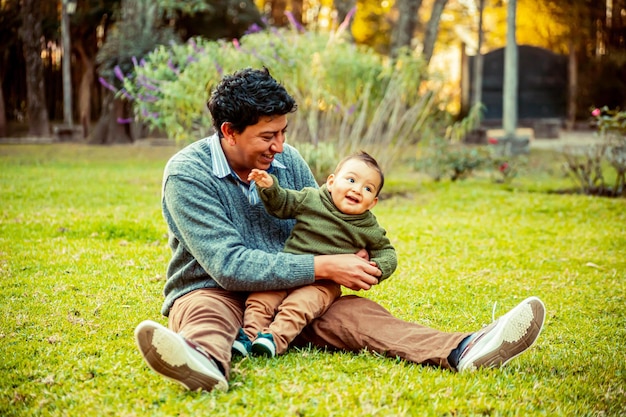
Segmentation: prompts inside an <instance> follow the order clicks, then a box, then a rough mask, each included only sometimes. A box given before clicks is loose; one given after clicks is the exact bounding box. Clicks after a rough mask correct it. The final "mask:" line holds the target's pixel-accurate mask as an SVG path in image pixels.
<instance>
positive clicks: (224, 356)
mask: <svg viewBox="0 0 626 417" xmlns="http://www.w3.org/2000/svg"><path fill="white" fill-rule="evenodd" d="M245 300H246V294H244V293H238V292H232V291H225V290H221V289H214V288H206V289H200V290H195V291H192V292H190V293H189V294H186V295H184V296H182V297H180V298H179V299H178V300H176V302H175V303H174V305H173V306H172V308H171V310H170V315H169V322H168V326H169V328H170V329H172V330H173V331H175V332H177V333H180V334H181V335H182V336H183V337H185V339H188V340H192V341H193V342H195V343H197V344H198V345H200V346H202V348H203V349H204V350H205V351H206V352H207V353H208V354H209V355H210V356H211V357H212V358H213V359H214V360H215V361H216V362H217V363H218V365H219V366H220V367H221V368H222V369H223V371H224V375H226V378H228V375H229V373H230V360H231V353H232V350H231V348H232V346H233V341H234V340H235V336H236V334H237V331H238V330H239V329H240V328H241V326H242V325H243V311H244V303H245Z"/></svg>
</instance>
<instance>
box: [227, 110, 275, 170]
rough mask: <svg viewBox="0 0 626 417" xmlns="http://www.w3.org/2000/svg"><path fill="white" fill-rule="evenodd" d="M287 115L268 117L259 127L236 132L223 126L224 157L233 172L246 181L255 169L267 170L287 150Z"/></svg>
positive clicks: (261, 120)
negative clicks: (285, 144) (276, 157)
mask: <svg viewBox="0 0 626 417" xmlns="http://www.w3.org/2000/svg"><path fill="white" fill-rule="evenodd" d="M286 130H287V116H285V115H281V116H264V117H261V118H260V119H259V121H258V123H257V124H255V125H251V126H248V127H246V129H245V130H244V131H243V132H241V133H238V132H235V131H234V130H233V129H232V126H231V125H230V124H229V123H224V124H223V125H222V133H223V134H224V140H225V143H224V142H223V143H222V147H223V149H224V154H225V155H226V158H227V159H228V162H229V163H230V166H231V167H232V168H233V170H234V171H235V172H236V173H237V175H239V177H240V178H241V179H242V180H244V181H246V180H247V178H248V174H249V173H250V171H251V170H252V169H253V168H257V169H263V170H267V169H269V167H270V164H271V163H272V161H273V160H274V156H275V155H276V154H278V153H281V152H282V151H283V144H284V143H285V131H286Z"/></svg>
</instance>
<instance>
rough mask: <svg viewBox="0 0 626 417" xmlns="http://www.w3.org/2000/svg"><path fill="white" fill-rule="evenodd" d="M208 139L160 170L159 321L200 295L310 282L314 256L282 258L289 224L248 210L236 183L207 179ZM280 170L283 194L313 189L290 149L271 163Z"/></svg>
mask: <svg viewBox="0 0 626 417" xmlns="http://www.w3.org/2000/svg"><path fill="white" fill-rule="evenodd" d="M212 140H219V139H217V136H215V135H214V136H211V137H209V138H205V139H202V140H199V141H197V142H194V143H192V144H191V145H189V146H187V147H185V148H184V149H182V150H181V151H179V152H178V153H177V154H176V155H174V156H173V157H172V158H171V159H170V161H169V162H168V163H167V166H166V167H165V173H164V176H163V190H162V209H163V216H164V218H165V221H166V222H167V226H168V232H169V246H170V248H171V250H172V258H171V260H170V262H169V265H168V268H167V281H166V283H165V288H164V290H163V292H164V295H165V301H164V303H163V306H162V309H161V313H162V314H163V315H165V316H167V315H169V310H170V308H171V307H172V304H173V303H174V301H175V300H176V299H177V298H178V297H180V296H182V295H184V294H186V293H188V292H190V291H193V290H196V289H199V288H215V287H218V288H223V289H226V290H230V291H265V290H277V289H285V288H293V287H298V286H302V285H306V284H311V283H313V282H314V281H315V273H314V268H313V255H310V254H306V255H295V254H289V253H285V252H282V249H283V245H284V243H285V241H286V240H287V238H288V237H289V233H290V232H291V229H292V228H293V225H294V223H295V221H294V220H292V219H289V220H281V219H277V218H276V217H273V216H270V215H269V214H267V212H266V211H265V208H264V207H263V204H262V203H260V202H259V203H258V204H256V205H250V203H249V202H248V198H247V197H246V196H245V195H244V193H243V192H242V191H241V189H239V187H238V185H237V182H236V180H235V178H233V177H232V176H230V175H228V176H226V177H224V178H219V177H218V176H216V175H215V174H214V173H213V166H212V164H213V162H212V157H211V147H210V142H209V141H212ZM276 160H277V161H280V162H281V163H282V164H283V165H284V166H285V168H276V169H274V170H273V172H272V173H273V174H274V175H276V176H277V178H278V180H279V181H280V184H281V185H282V186H283V187H285V188H291V189H297V190H299V189H302V188H304V187H317V183H316V182H315V179H314V177H313V175H312V173H311V170H310V169H309V167H308V165H307V164H306V162H305V161H304V160H303V159H302V157H301V156H300V154H299V153H298V152H297V151H296V150H295V149H294V148H293V147H291V146H289V145H287V144H285V145H284V151H283V153H281V154H278V155H276Z"/></svg>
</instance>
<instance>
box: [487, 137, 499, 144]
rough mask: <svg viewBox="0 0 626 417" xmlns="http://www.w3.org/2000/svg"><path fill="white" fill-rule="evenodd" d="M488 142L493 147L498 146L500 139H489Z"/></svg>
mask: <svg viewBox="0 0 626 417" xmlns="http://www.w3.org/2000/svg"><path fill="white" fill-rule="evenodd" d="M487 142H489V143H490V144H491V145H497V144H498V139H497V138H489V139H487Z"/></svg>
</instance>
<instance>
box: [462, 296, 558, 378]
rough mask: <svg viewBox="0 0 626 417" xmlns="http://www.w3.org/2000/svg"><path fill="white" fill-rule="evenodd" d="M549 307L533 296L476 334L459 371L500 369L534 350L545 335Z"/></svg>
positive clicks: (466, 350) (465, 351) (464, 354)
mask: <svg viewBox="0 0 626 417" xmlns="http://www.w3.org/2000/svg"><path fill="white" fill-rule="evenodd" d="M545 316H546V308H545V306H544V305H543V302H541V300H540V299H539V298H537V297H530V298H527V299H525V300H524V301H522V302H521V303H519V304H518V305H517V306H516V307H515V308H513V309H512V310H511V311H509V312H508V313H506V314H505V315H504V316H502V317H500V318H499V319H498V320H496V321H494V322H493V323H491V324H490V325H489V326H487V327H485V328H484V329H482V330H479V331H478V332H476V333H474V335H473V338H472V339H471V340H470V342H469V344H468V345H467V346H466V348H465V350H464V351H463V352H462V353H461V356H460V358H459V364H458V366H457V369H458V370H459V371H466V370H475V369H477V368H497V367H500V366H504V365H505V364H506V363H508V362H509V361H510V360H511V359H513V358H515V357H517V356H519V355H520V354H522V353H523V352H524V351H526V350H527V349H528V348H530V347H531V346H532V345H533V344H534V343H535V341H536V340H537V338H538V337H539V334H540V333H541V329H542V328H543V323H544V320H545Z"/></svg>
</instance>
